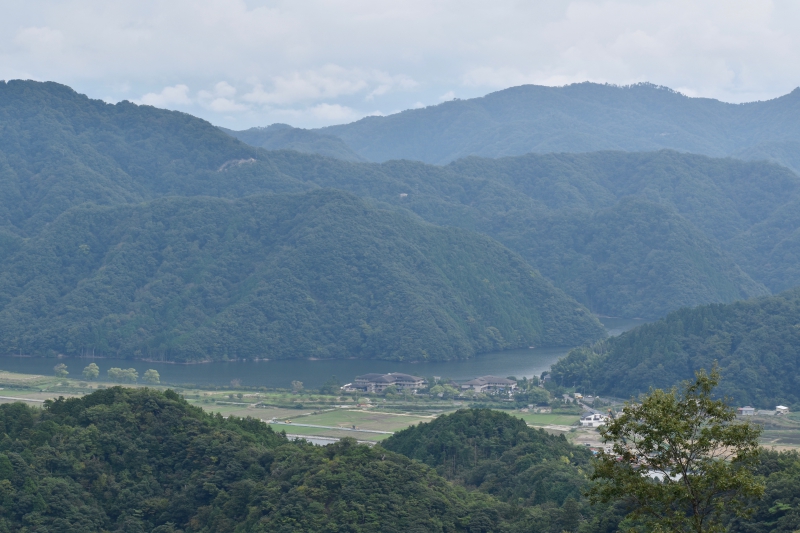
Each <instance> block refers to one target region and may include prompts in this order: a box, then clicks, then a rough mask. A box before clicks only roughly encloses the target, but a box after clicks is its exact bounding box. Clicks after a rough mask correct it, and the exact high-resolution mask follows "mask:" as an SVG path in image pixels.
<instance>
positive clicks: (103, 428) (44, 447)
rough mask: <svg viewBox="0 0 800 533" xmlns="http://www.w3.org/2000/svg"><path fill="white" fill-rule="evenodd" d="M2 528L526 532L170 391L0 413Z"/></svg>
mask: <svg viewBox="0 0 800 533" xmlns="http://www.w3.org/2000/svg"><path fill="white" fill-rule="evenodd" d="M0 436H1V438H0V531H2V532H3V533H11V532H27V533H33V532H37V533H55V532H62V531H114V532H125V533H131V532H144V531H148V532H149V531H152V532H156V533H177V532H183V533H190V532H208V533H211V532H213V533H225V532H231V533H233V532H234V531H236V532H242V531H247V532H270V533H272V532H284V531H285V532H295V531H319V532H337V531H353V532H362V531H363V532H367V531H387V532H398V533H400V532H403V533H405V532H408V531H420V532H422V531H431V532H433V531H453V532H456V531H463V532H473V531H480V532H493V531H509V532H514V531H522V530H521V529H519V528H517V527H515V524H516V523H518V522H520V521H523V520H522V515H524V512H523V511H522V510H521V509H518V508H514V507H512V506H510V505H507V504H503V503H502V502H499V501H497V500H495V499H494V498H492V497H490V496H485V495H483V494H480V493H474V492H469V491H467V490H465V489H463V488H461V487H458V486H454V485H452V484H450V483H448V482H447V481H446V480H445V479H443V478H442V477H440V476H439V475H438V474H436V472H435V471H434V470H432V469H430V468H428V467H427V466H425V465H423V464H421V463H418V462H414V461H411V460H410V459H407V458H406V457H404V456H402V455H399V454H395V453H393V452H390V451H388V450H384V449H380V448H378V447H376V448H373V449H371V448H369V447H367V446H360V445H356V443H355V441H353V440H349V439H348V440H345V441H343V442H340V443H338V444H334V445H330V446H326V447H319V446H313V445H311V444H306V443H304V442H289V441H287V439H286V438H285V437H284V436H282V435H280V434H276V433H274V432H273V431H272V430H271V429H270V428H269V427H268V426H266V425H265V424H263V423H262V422H259V421H256V420H253V419H237V418H235V417H231V418H228V419H223V418H222V417H221V416H219V415H217V416H213V415H209V414H206V413H204V412H202V411H201V410H200V409H199V408H196V407H191V406H189V405H188V404H187V403H186V402H185V401H183V400H181V399H180V398H179V397H178V396H177V395H176V394H175V393H173V392H171V391H167V392H166V393H163V394H162V393H157V392H155V391H151V390H147V389H138V390H133V389H121V388H112V389H107V390H103V391H98V392H95V393H93V394H91V395H89V396H85V397H83V398H80V399H68V400H58V401H55V402H49V403H48V404H46V405H45V409H43V410H40V409H34V408H29V407H27V406H25V405H22V404H4V405H0Z"/></svg>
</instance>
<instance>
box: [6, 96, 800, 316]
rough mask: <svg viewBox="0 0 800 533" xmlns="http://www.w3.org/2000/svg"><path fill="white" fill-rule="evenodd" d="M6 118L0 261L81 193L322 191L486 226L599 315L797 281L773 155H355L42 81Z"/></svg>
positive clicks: (134, 198)
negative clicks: (423, 159)
mask: <svg viewBox="0 0 800 533" xmlns="http://www.w3.org/2000/svg"><path fill="white" fill-rule="evenodd" d="M615 90H616V89H615ZM659 94H660V93H659ZM665 94H666V93H665ZM0 113H2V115H1V116H0V118H1V119H2V121H0V128H2V131H1V132H0V141H1V142H0V165H2V166H0V181H2V185H3V186H2V187H0V195H2V201H0V215H2V216H1V217H0V244H1V246H0V260H2V258H3V257H8V256H9V255H11V254H13V253H15V250H18V249H19V247H20V246H22V243H23V241H24V239H26V238H28V239H31V238H34V237H36V236H37V235H38V233H39V232H40V231H41V229H42V228H44V227H45V225H46V224H48V223H51V222H52V221H54V220H55V219H56V217H57V216H59V215H60V214H61V213H63V212H65V211H66V210H68V209H70V208H72V207H74V206H77V205H80V204H82V203H85V202H91V203H94V204H99V205H120V204H128V203H139V202H146V201H151V200H153V199H156V198H160V197H164V196H184V197H187V196H213V197H223V198H242V197H245V196H248V195H252V194H259V193H285V192H301V191H308V190H311V189H316V188H320V187H323V188H337V189H343V190H347V191H350V192H352V193H355V194H357V195H359V196H362V197H367V198H373V199H375V200H377V201H379V202H380V204H381V205H382V206H384V207H387V208H388V207H390V206H391V207H394V208H401V209H408V210H411V211H413V212H415V213H416V214H418V215H419V216H421V217H422V218H423V219H425V220H427V221H429V222H432V223H435V224H439V225H446V226H457V227H461V228H464V229H468V230H473V231H478V232H481V233H484V234H486V235H488V236H490V237H492V238H494V239H496V240H499V241H500V242H501V243H503V244H505V245H506V246H508V247H510V248H511V249H512V250H514V251H516V252H517V253H519V254H520V255H521V256H522V257H523V258H524V259H525V260H526V261H527V262H528V263H529V264H530V265H531V266H532V267H534V268H535V269H537V270H539V271H540V272H541V273H542V275H543V276H544V277H545V278H548V279H550V280H552V281H553V282H554V283H555V284H556V285H557V286H558V287H559V288H561V289H563V290H564V291H566V292H567V293H568V294H570V295H571V296H573V297H574V298H576V299H577V300H578V301H579V302H580V303H583V304H584V305H587V306H589V308H590V309H591V310H592V311H594V312H597V313H602V314H607V315H613V316H628V317H636V316H641V317H647V318H658V317H660V316H663V315H664V314H665V313H667V312H669V311H671V310H674V309H678V308H680V307H683V306H694V305H699V304H703V303H709V302H729V301H733V300H735V299H740V298H747V297H751V296H758V295H763V294H766V293H767V289H766V288H765V287H764V285H766V286H767V287H768V288H769V289H771V290H773V291H778V290H783V289H786V288H788V287H791V286H794V285H800V269H798V267H797V265H798V264H800V263H798V259H799V258H800V229H799V228H800V215H798V213H800V209H798V208H797V207H798V206H799V205H800V199H799V198H800V178H798V176H797V175H795V174H794V173H792V172H790V171H788V170H786V169H785V168H782V167H779V166H777V165H774V164H768V163H764V162H752V163H745V162H742V161H736V160H733V159H712V158H708V157H704V156H695V155H688V154H680V153H678V152H673V151H660V152H655V153H623V152H599V153H592V154H549V155H536V154H532V155H527V156H521V157H514V158H501V159H497V160H493V159H480V158H474V157H473V158H467V159H463V160H459V161H456V162H454V163H452V164H450V165H447V166H445V167H440V166H432V165H426V164H423V163H418V162H412V161H390V162H387V163H383V164H371V163H356V162H347V161H340V160H335V159H330V158H325V157H320V156H315V155H308V154H300V153H297V152H294V151H264V150H259V149H256V148H253V147H248V146H246V145H244V144H242V143H240V142H238V141H236V140H235V139H232V138H231V137H229V136H227V135H225V134H224V133H222V132H221V131H220V130H219V129H217V128H215V127H213V126H211V125H210V124H208V123H206V122H204V121H202V120H200V119H196V118H193V117H190V116H188V115H184V114H181V113H176V112H169V111H163V110H157V109H153V108H150V107H146V106H135V105H132V104H128V103H125V102H123V103H120V104H117V105H110V104H106V103H103V102H97V101H92V100H89V99H87V98H86V97H83V96H81V95H78V94H77V93H74V92H73V91H71V90H70V89H68V88H66V87H63V86H60V85H57V84H42V83H35V82H8V83H4V84H0Z"/></svg>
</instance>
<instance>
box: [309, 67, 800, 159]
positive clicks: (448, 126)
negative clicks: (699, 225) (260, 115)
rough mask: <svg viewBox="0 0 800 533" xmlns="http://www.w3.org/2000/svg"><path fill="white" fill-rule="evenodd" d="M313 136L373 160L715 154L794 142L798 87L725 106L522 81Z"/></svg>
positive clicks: (661, 92) (798, 135) (666, 92)
mask: <svg viewBox="0 0 800 533" xmlns="http://www.w3.org/2000/svg"><path fill="white" fill-rule="evenodd" d="M319 131H320V132H322V133H325V134H330V135H336V136H337V137H339V138H341V139H342V140H343V141H344V142H345V143H347V145H348V146H350V148H352V149H353V151H355V152H356V153H357V154H359V155H360V156H362V157H364V158H366V159H368V160H370V161H378V162H380V161H387V160H390V159H414V160H418V161H424V162H427V163H434V164H445V163H448V162H450V161H453V160H456V159H459V158H462V157H466V156H469V155H478V156H483V157H503V156H512V155H521V154H525V153H529V152H537V153H547V152H593V151H598V150H626V151H652V150H659V149H662V148H669V149H673V150H679V151H686V152H694V153H699V154H706V155H710V156H717V157H720V156H726V155H729V154H731V153H734V152H736V151H740V150H744V149H748V148H751V147H755V146H757V145H760V144H762V143H772V142H776V141H780V142H785V141H794V142H797V141H800V89H796V90H795V91H793V92H792V93H790V94H787V95H785V96H782V97H780V98H776V99H774V100H769V101H766V102H753V103H748V104H727V103H723V102H719V101H717V100H712V99H708V98H689V97H687V96H684V95H682V94H680V93H677V92H675V91H673V90H671V89H667V88H665V87H658V86H655V85H651V84H637V85H632V86H628V87H619V86H613V85H598V84H594V83H578V84H573V85H567V86H564V87H542V86H537V85H523V86H520V87H512V88H510V89H505V90H502V91H498V92H495V93H491V94H488V95H486V96H484V97H482V98H472V99H469V100H453V101H450V102H444V103H442V104H439V105H436V106H429V107H426V108H424V109H413V110H408V111H403V112H402V113H397V114H394V115H390V116H386V117H367V118H364V119H361V120H359V121H357V122H353V123H351V124H343V125H339V126H330V127H327V128H322V129H321V130H319ZM796 157H797V156H796V155H795V156H792V158H791V159H792V160H795V159H796ZM787 161H788V159H787ZM794 168H795V169H797V168H798V167H794Z"/></svg>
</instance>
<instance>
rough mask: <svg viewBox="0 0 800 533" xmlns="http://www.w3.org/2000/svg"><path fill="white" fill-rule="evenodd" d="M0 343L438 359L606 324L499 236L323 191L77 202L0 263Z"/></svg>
mask: <svg viewBox="0 0 800 533" xmlns="http://www.w3.org/2000/svg"><path fill="white" fill-rule="evenodd" d="M0 331H2V334H0V350H2V351H4V352H6V353H11V352H18V351H22V352H24V353H33V354H40V355H41V354H48V353H58V352H65V353H80V352H81V351H83V350H87V349H91V350H95V351H96V353H105V354H115V355H120V356H128V357H133V356H136V357H151V358H152V357H157V358H165V359H167V360H176V361H188V360H196V359H203V360H205V359H229V358H230V359H235V358H271V359H280V358H295V357H322V358H331V357H333V358H342V357H364V358H383V359H402V360H448V359H459V358H468V357H472V356H473V355H475V354H476V353H479V352H485V351H491V350H496V349H502V348H511V347H522V346H528V345H530V344H535V345H537V346H540V345H559V346H561V345H575V344H579V343H582V342H584V341H586V340H590V339H596V338H599V337H600V336H602V335H603V334H604V333H603V330H602V327H601V326H600V324H599V322H597V320H596V319H595V318H594V317H592V316H591V315H590V314H589V312H588V311H587V310H586V309H585V308H583V307H581V306H580V305H579V304H577V302H575V301H574V300H572V299H571V298H569V297H568V296H566V295H565V294H564V293H562V292H561V291H560V290H558V289H556V288H554V287H553V286H552V285H551V284H550V283H549V282H547V281H546V280H545V279H544V278H542V277H541V276H540V275H538V274H536V273H535V272H533V271H532V269H531V268H530V267H529V266H527V265H526V264H525V262H524V261H522V259H520V258H519V256H517V255H516V254H514V253H512V252H510V251H509V250H507V249H505V248H503V247H502V246H501V245H499V244H497V243H496V242H494V241H492V240H491V239H488V238H486V237H482V236H479V235H476V234H474V233H470V232H467V231H463V230H457V229H444V228H437V227H435V226H430V225H428V224H424V223H422V222H420V221H419V220H418V219H415V218H414V217H412V216H409V215H407V214H403V213H399V212H394V211H383V210H377V209H375V208H372V207H370V206H369V205H368V204H367V203H365V202H364V201H363V200H360V199H358V198H356V197H353V196H351V195H348V194H345V193H342V192H339V191H330V190H320V191H317V192H312V193H306V194H302V195H293V196H288V195H278V196H261V197H259V196H254V197H250V198H247V199H243V200H238V201H229V200H222V199H211V198H196V199H180V198H170V199H162V200H156V201H153V202H152V203H149V204H140V205H137V206H122V207H112V208H99V207H87V208H83V207H78V208H74V209H72V210H70V211H68V212H67V213H65V214H64V215H62V216H61V217H59V218H58V219H57V220H56V221H54V222H53V223H51V224H50V225H49V227H48V228H46V229H45V230H43V231H42V232H41V233H40V234H39V235H38V236H37V237H36V238H32V239H29V240H28V241H26V242H25V243H24V244H22V245H21V248H20V250H19V251H18V252H16V253H15V254H13V255H11V256H10V257H8V258H7V259H6V261H5V262H4V263H3V270H2V274H0Z"/></svg>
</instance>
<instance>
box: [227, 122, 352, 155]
mask: <svg viewBox="0 0 800 533" xmlns="http://www.w3.org/2000/svg"><path fill="white" fill-rule="evenodd" d="M220 129H221V130H222V131H224V132H225V133H227V134H228V135H230V136H232V137H236V138H237V139H239V140H240V141H242V142H245V143H247V144H249V145H251V146H257V147H258V148H263V149H265V150H295V151H297V152H302V153H305V154H319V155H323V156H325V157H333V158H335V159H341V160H342V161H366V159H364V158H363V157H361V156H359V155H358V154H356V153H355V152H354V151H353V150H351V149H350V147H349V146H347V144H345V142H344V141H343V140H341V139H340V138H338V137H334V136H333V135H325V134H322V133H318V132H316V131H314V130H304V129H301V128H293V127H291V126H289V125H288V124H272V125H271V126H267V127H266V128H250V129H249V130H243V131H233V130H229V129H227V128H220Z"/></svg>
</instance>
